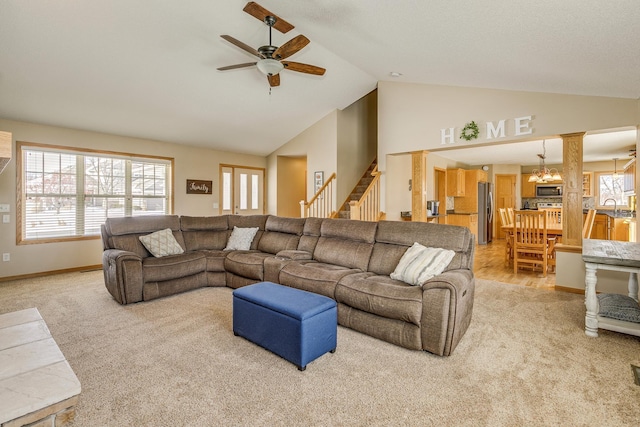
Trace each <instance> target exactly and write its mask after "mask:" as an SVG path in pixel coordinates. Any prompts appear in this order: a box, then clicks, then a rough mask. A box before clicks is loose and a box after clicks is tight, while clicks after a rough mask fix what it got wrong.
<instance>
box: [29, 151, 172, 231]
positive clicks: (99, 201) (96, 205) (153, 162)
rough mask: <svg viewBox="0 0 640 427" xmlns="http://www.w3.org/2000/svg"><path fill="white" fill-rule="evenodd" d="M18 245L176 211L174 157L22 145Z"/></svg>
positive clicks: (97, 229) (98, 229)
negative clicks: (173, 206) (116, 219)
mask: <svg viewBox="0 0 640 427" xmlns="http://www.w3.org/2000/svg"><path fill="white" fill-rule="evenodd" d="M17 149H18V155H17V162H18V173H19V175H20V177H21V180H20V182H19V185H18V198H19V199H20V200H19V203H18V219H19V221H18V230H17V231H18V242H19V243H39V242H50V241H61V240H77V239H80V238H87V237H95V236H99V235H100V225H101V224H102V223H104V221H105V219H106V218H108V217H122V216H140V215H154V214H168V213H171V212H170V211H171V203H170V200H171V197H172V196H171V188H170V185H169V184H170V183H171V182H172V179H171V171H172V164H173V159H169V158H159V157H141V156H132V155H127V154H124V153H123V154H119V153H118V154H114V153H101V152H89V151H88V150H85V151H82V150H80V149H74V148H63V147H52V146H46V145H40V144H28V143H22V142H20V143H18V147H17Z"/></svg>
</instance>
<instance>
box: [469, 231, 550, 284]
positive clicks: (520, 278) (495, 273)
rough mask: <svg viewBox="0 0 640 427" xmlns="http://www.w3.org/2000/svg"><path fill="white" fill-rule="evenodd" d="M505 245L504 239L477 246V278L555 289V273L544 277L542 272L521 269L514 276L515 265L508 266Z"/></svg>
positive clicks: (475, 270)
mask: <svg viewBox="0 0 640 427" xmlns="http://www.w3.org/2000/svg"><path fill="white" fill-rule="evenodd" d="M505 245H506V243H505V240H504V239H494V240H493V241H492V242H491V243H489V244H486V245H477V246H476V253H475V260H474V268H473V273H474V274H475V276H476V278H479V279H487V280H496V281H498V282H503V283H512V284H515V285H524V286H531V287H533V288H540V289H554V287H555V284H556V274H555V273H553V272H549V273H547V277H543V276H542V273H541V272H540V271H530V270H526V269H519V270H518V274H514V272H513V264H507V263H506V262H505V259H504V251H505Z"/></svg>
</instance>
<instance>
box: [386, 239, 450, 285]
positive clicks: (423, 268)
mask: <svg viewBox="0 0 640 427" xmlns="http://www.w3.org/2000/svg"><path fill="white" fill-rule="evenodd" d="M455 254H456V253H455V252H454V251H452V250H450V249H442V248H428V247H426V246H423V245H421V244H420V243H417V242H416V243H414V244H413V246H411V247H410V248H409V249H407V251H406V252H405V253H404V255H402V258H400V262H399V263H398V265H397V266H396V269H395V270H394V272H393V273H391V278H392V279H395V280H401V281H403V282H405V283H408V284H410V285H414V286H422V285H423V284H424V282H426V281H427V280H429V279H431V278H432V277H434V276H437V275H438V274H440V273H442V272H443V271H444V269H445V268H447V266H448V265H449V263H450V262H451V260H452V259H453V257H454V256H455Z"/></svg>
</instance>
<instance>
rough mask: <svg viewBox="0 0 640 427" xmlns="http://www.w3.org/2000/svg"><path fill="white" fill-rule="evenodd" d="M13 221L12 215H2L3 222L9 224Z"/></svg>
mask: <svg viewBox="0 0 640 427" xmlns="http://www.w3.org/2000/svg"><path fill="white" fill-rule="evenodd" d="M10 222H11V215H2V223H3V224H9V223H10Z"/></svg>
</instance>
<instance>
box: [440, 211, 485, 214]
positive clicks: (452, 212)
mask: <svg viewBox="0 0 640 427" xmlns="http://www.w3.org/2000/svg"><path fill="white" fill-rule="evenodd" d="M447 215H478V212H455V211H447Z"/></svg>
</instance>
